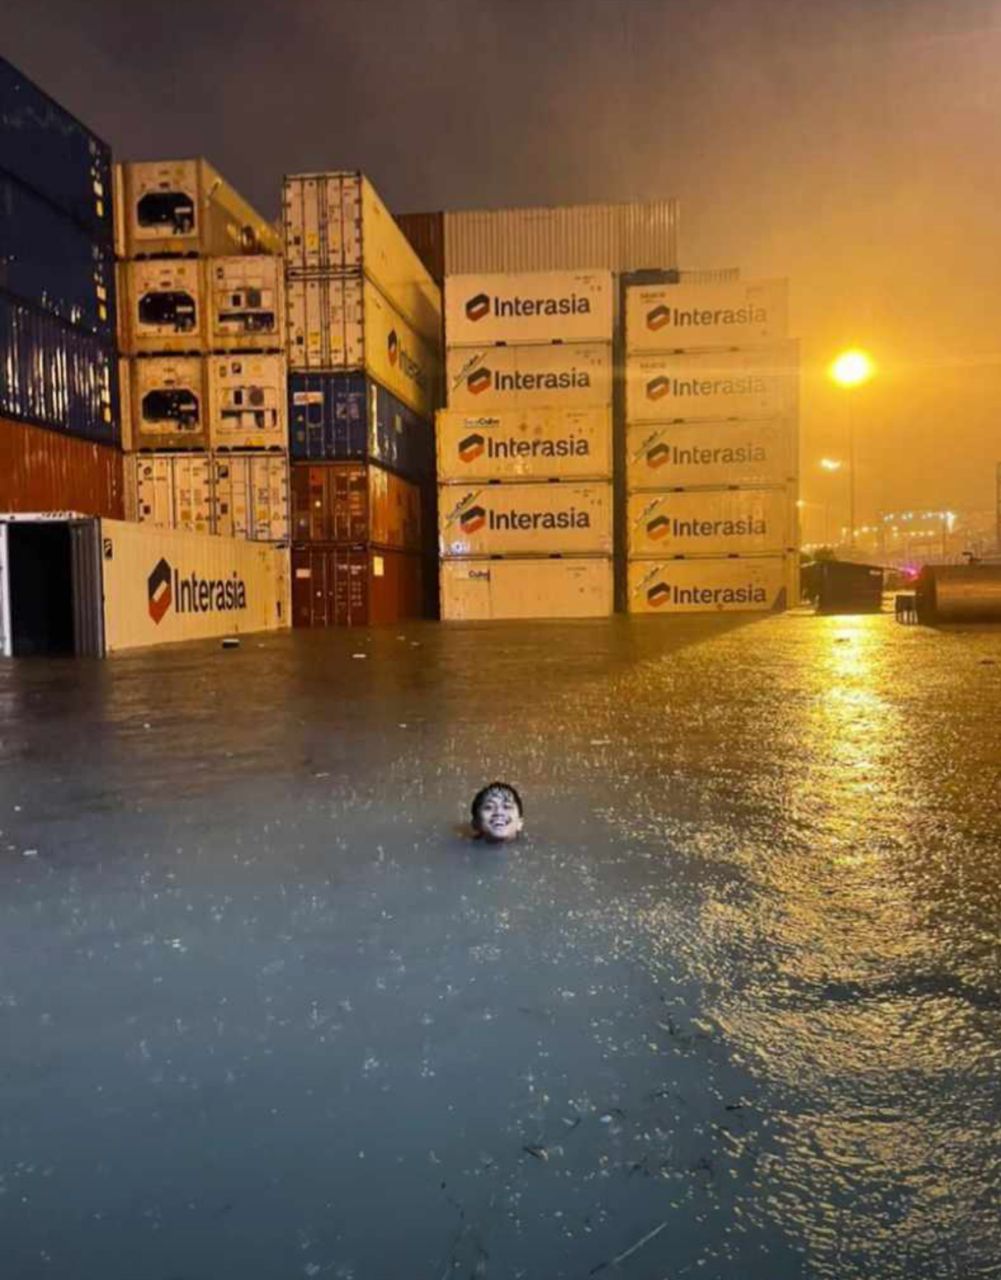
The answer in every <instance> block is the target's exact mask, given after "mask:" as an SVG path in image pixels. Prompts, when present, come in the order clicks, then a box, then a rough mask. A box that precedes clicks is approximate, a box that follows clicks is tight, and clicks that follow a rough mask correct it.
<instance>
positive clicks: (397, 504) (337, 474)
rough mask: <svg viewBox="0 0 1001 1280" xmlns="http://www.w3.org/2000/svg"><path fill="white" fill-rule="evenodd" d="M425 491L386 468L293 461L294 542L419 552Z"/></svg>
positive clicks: (358, 464)
mask: <svg viewBox="0 0 1001 1280" xmlns="http://www.w3.org/2000/svg"><path fill="white" fill-rule="evenodd" d="M421 505H422V504H421V490H420V488H419V486H417V485H415V484H411V483H410V481H409V480H404V479H403V478H402V476H398V475H396V474H395V473H394V472H392V471H386V470H385V468H383V467H376V466H372V465H367V464H365V463H357V462H324V463H315V464H310V463H303V462H299V463H295V464H294V465H293V467H292V541H293V542H294V543H297V544H301V543H307V542H327V543H335V542H348V543H351V542H353V543H366V544H372V545H374V546H378V547H391V548H394V549H397V550H400V551H419V550H420V549H421Z"/></svg>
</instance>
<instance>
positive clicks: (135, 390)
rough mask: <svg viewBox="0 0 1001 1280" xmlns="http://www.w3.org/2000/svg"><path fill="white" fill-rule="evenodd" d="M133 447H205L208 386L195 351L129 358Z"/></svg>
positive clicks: (203, 362)
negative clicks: (189, 354)
mask: <svg viewBox="0 0 1001 1280" xmlns="http://www.w3.org/2000/svg"><path fill="white" fill-rule="evenodd" d="M129 365H130V375H131V383H132V439H133V443H134V446H135V448H137V449H195V448H198V449H205V448H208V443H209V436H208V419H209V412H208V388H207V386H206V369H205V361H204V359H203V358H202V357H201V356H144V357H142V358H137V359H135V360H130V361H129Z"/></svg>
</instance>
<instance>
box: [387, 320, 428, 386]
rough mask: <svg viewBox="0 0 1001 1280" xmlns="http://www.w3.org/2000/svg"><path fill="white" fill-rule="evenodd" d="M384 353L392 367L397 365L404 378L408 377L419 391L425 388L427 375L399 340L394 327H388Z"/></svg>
mask: <svg viewBox="0 0 1001 1280" xmlns="http://www.w3.org/2000/svg"><path fill="white" fill-rule="evenodd" d="M386 355H387V357H388V359H389V363H390V364H391V365H392V366H393V367H394V368H396V367H397V366H399V369H400V372H401V373H402V374H403V376H404V377H405V378H409V379H410V381H411V382H412V383H413V384H414V385H415V386H417V387H419V388H420V389H421V391H426V390H427V377H426V375H425V373H424V370H423V369H422V368H421V366H420V365H419V364H418V363H417V361H416V360H415V359H414V357H413V356H412V355H411V354H410V352H409V351H408V350H407V349H406V347H405V346H404V345H403V343H402V342H401V341H400V336H399V334H398V333H397V332H396V330H395V329H390V331H389V336H388V337H387V338H386Z"/></svg>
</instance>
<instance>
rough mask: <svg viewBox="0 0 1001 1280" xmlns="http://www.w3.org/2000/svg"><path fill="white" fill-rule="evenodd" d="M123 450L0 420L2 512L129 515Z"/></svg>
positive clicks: (0, 499)
mask: <svg viewBox="0 0 1001 1280" xmlns="http://www.w3.org/2000/svg"><path fill="white" fill-rule="evenodd" d="M124 492H125V489H124V483H123V476H122V455H121V453H120V452H119V450H118V449H117V448H113V447H112V446H111V445H106V444H92V443H91V442H90V441H89V440H80V439H78V438H77V437H76V436H68V435H63V434H62V433H61V432H58V431H47V430H45V429H44V428H43V427H33V426H29V425H28V424H27V423H24V422H11V421H10V419H8V418H0V511H79V512H82V513H83V514H84V515H94V516H110V517H111V518H112V519H118V520H120V519H121V518H122V517H123V515H124V514H125V505H124Z"/></svg>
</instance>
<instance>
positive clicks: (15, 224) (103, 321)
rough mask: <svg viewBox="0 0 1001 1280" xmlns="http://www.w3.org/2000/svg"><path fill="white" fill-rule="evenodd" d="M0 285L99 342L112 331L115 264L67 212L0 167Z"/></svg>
mask: <svg viewBox="0 0 1001 1280" xmlns="http://www.w3.org/2000/svg"><path fill="white" fill-rule="evenodd" d="M0 289H3V290H5V291H6V292H7V293H9V294H12V295H13V296H15V297H17V298H19V299H20V300H21V301H22V302H26V303H27V304H28V305H29V306H33V307H36V308H38V309H39V310H40V311H45V312H47V313H49V314H50V315H53V316H57V317H58V318H59V319H61V320H65V321H66V322H67V323H68V324H72V325H74V326H75V327H76V328H78V329H83V330H86V332H87V333H92V334H96V335H97V336H98V337H100V338H102V339H103V340H104V341H105V342H109V343H110V342H113V341H114V336H115V263H114V258H113V257H112V254H111V250H110V249H109V248H107V247H103V246H101V245H100V244H98V243H97V242H96V241H94V240H93V239H92V238H91V236H90V235H89V234H88V232H87V231H85V230H84V229H83V228H82V227H81V226H80V225H79V224H78V223H76V222H74V221H73V220H72V218H70V217H69V216H68V215H67V214H65V213H61V212H60V211H59V210H58V209H55V208H53V206H52V205H50V204H49V203H48V202H47V201H46V200H44V199H42V197H41V196H39V195H36V193H35V192H34V191H31V190H30V189H29V188H28V187H25V186H22V185H21V183H19V182H17V181H15V179H13V178H9V177H7V176H6V175H5V174H3V173H2V172H0Z"/></svg>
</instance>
